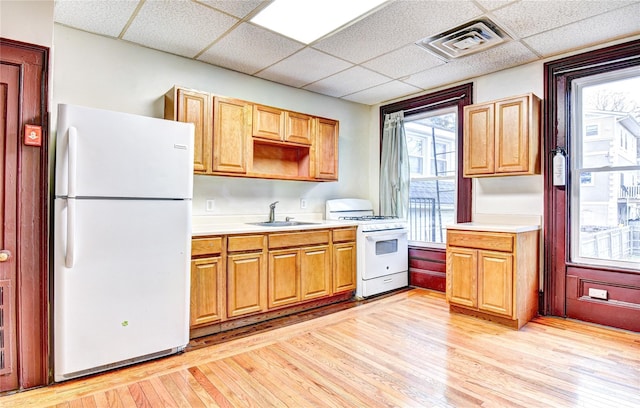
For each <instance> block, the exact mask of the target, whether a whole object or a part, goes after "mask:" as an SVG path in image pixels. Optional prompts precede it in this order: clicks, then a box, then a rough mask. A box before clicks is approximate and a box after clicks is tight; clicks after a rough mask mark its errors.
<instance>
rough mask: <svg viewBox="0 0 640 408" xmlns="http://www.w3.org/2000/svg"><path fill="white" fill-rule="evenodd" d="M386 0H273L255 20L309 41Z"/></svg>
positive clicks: (264, 25) (286, 34) (303, 40)
mask: <svg viewBox="0 0 640 408" xmlns="http://www.w3.org/2000/svg"><path fill="white" fill-rule="evenodd" d="M385 1H387V0H317V1H301V0H274V2H273V3H271V4H269V5H268V6H267V7H265V8H264V9H263V10H262V11H261V12H260V13H258V14H256V16H255V17H253V18H252V19H251V22H252V23H255V24H258V25H261V26H262V27H265V28H268V29H269V30H272V31H275V32H277V33H280V34H282V35H285V36H287V37H289V38H293V39H294V40H297V41H300V42H303V43H305V44H309V43H311V42H313V41H315V40H317V39H318V38H320V37H323V36H324V35H326V34H328V33H330V32H332V31H334V30H335V29H337V28H339V27H342V26H343V25H345V24H346V23H348V22H350V21H352V20H354V19H356V18H358V17H360V16H362V15H363V14H365V13H366V12H368V11H370V10H372V9H374V8H375V7H377V6H379V5H380V4H382V3H384V2H385Z"/></svg>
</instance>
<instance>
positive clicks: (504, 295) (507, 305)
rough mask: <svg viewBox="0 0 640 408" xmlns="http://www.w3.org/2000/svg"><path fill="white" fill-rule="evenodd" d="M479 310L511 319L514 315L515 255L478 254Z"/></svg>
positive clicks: (497, 253)
mask: <svg viewBox="0 0 640 408" xmlns="http://www.w3.org/2000/svg"><path fill="white" fill-rule="evenodd" d="M478 309H480V310H484V311H487V312H492V313H498V314H502V315H505V316H507V317H511V316H512V314H513V255H512V254H509V253H504V252H492V251H479V253H478Z"/></svg>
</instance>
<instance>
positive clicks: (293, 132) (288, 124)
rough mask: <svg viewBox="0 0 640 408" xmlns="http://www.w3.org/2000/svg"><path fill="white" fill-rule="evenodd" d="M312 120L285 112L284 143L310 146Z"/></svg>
mask: <svg viewBox="0 0 640 408" xmlns="http://www.w3.org/2000/svg"><path fill="white" fill-rule="evenodd" d="M312 123H313V118H312V117H311V116H309V115H305V114H303V113H296V112H286V114H285V133H284V141H285V142H292V143H301V144H306V145H310V144H311V131H312V128H313V126H312Z"/></svg>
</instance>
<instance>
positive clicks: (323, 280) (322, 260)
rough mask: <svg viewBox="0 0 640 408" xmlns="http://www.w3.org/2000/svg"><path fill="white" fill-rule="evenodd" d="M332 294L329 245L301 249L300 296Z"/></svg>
mask: <svg viewBox="0 0 640 408" xmlns="http://www.w3.org/2000/svg"><path fill="white" fill-rule="evenodd" d="M330 294H331V257H330V254H329V247H328V246H320V247H312V248H303V249H301V250H300V298H301V300H308V299H314V298H317V297H322V296H328V295H330Z"/></svg>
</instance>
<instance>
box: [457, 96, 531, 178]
mask: <svg viewBox="0 0 640 408" xmlns="http://www.w3.org/2000/svg"><path fill="white" fill-rule="evenodd" d="M540 104H541V102H540V99H539V98H538V97H537V96H535V95H533V94H526V95H521V96H516V97H512V98H507V99H501V100H497V101H492V102H487V103H483V104H476V105H468V106H465V108H464V147H463V152H464V161H463V170H464V176H465V177H489V176H508V175H529V174H540Z"/></svg>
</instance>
